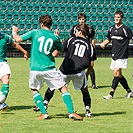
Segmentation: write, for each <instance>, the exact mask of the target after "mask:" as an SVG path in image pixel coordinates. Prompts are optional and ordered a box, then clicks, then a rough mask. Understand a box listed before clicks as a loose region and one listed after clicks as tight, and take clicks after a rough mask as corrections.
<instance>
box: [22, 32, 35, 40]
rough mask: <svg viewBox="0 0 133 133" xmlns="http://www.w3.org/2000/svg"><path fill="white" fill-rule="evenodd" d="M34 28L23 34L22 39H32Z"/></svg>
mask: <svg viewBox="0 0 133 133" xmlns="http://www.w3.org/2000/svg"><path fill="white" fill-rule="evenodd" d="M33 33H34V30H31V31H29V32H26V33H25V34H23V35H21V37H22V41H26V40H31V38H32V35H33Z"/></svg>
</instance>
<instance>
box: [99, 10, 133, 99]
mask: <svg viewBox="0 0 133 133" xmlns="http://www.w3.org/2000/svg"><path fill="white" fill-rule="evenodd" d="M123 16H124V14H123V12H122V11H116V12H115V14H114V22H115V25H114V26H111V27H110V29H109V31H108V34H107V39H106V40H105V41H104V42H102V43H101V44H100V46H101V48H103V49H104V48H105V45H107V44H108V43H110V42H111V41H112V62H111V65H110V69H112V70H114V78H113V80H112V89H111V91H110V93H109V95H107V96H104V99H111V98H113V96H114V93H115V90H116V88H117V86H118V83H120V84H121V85H122V86H123V88H124V89H125V90H126V91H127V95H126V97H127V98H130V97H133V92H132V91H131V89H130V87H129V86H128V83H127V80H126V79H125V77H124V76H123V75H122V68H127V60H128V45H129V41H130V39H132V36H133V33H132V31H131V29H130V28H129V27H127V26H125V25H124V24H123V23H122V19H123Z"/></svg>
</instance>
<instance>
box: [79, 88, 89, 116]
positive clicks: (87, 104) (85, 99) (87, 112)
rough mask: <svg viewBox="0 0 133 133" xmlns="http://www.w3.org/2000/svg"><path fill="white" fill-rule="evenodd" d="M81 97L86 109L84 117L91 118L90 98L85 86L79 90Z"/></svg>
mask: <svg viewBox="0 0 133 133" xmlns="http://www.w3.org/2000/svg"><path fill="white" fill-rule="evenodd" d="M81 92H82V95H83V102H84V106H85V109H86V114H85V115H86V117H91V111H90V108H91V97H90V94H89V91H88V86H86V87H85V88H83V89H81Z"/></svg>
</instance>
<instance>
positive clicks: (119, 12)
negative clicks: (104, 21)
mask: <svg viewBox="0 0 133 133" xmlns="http://www.w3.org/2000/svg"><path fill="white" fill-rule="evenodd" d="M115 14H119V15H120V16H121V18H123V17H124V13H123V12H122V11H116V12H115Z"/></svg>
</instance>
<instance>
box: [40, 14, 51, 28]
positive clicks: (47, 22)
mask: <svg viewBox="0 0 133 133" xmlns="http://www.w3.org/2000/svg"><path fill="white" fill-rule="evenodd" d="M39 22H40V23H43V25H44V26H46V27H48V28H50V26H51V25H52V18H51V16H49V15H48V14H46V15H42V16H40V18H39Z"/></svg>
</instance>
